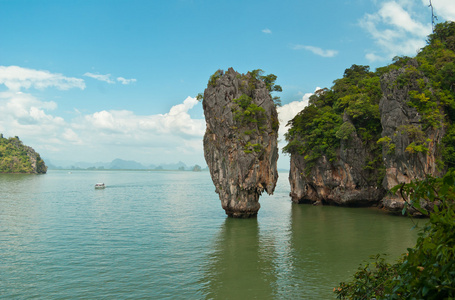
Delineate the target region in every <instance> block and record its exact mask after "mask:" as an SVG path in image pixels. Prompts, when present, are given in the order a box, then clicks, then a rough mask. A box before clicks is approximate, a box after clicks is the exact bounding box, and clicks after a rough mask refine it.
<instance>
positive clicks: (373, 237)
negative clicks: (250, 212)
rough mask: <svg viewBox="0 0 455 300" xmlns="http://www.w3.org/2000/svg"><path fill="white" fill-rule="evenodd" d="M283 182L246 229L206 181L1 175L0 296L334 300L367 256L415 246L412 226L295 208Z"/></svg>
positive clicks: (180, 175)
mask: <svg viewBox="0 0 455 300" xmlns="http://www.w3.org/2000/svg"><path fill="white" fill-rule="evenodd" d="M287 178H288V174H287V173H280V178H279V182H278V185H277V188H276V191H275V194H274V195H272V196H267V195H263V196H262V197H261V198H260V203H261V209H260V211H259V215H258V217H257V219H247V220H241V219H229V218H227V217H226V215H225V214H224V211H223V210H222V208H221V204H220V201H219V199H218V195H217V194H216V193H215V188H214V186H213V184H212V182H211V179H210V175H209V173H208V172H177V171H175V172H174V171H169V172H167V171H162V172H158V171H152V172H148V171H71V172H68V171H53V170H51V171H49V172H48V174H46V175H39V176H36V175H18V174H1V175H0V298H2V299H32V298H33V299H334V298H335V297H334V295H333V293H332V290H333V288H334V287H335V286H336V285H337V284H338V283H339V282H340V281H344V280H348V279H350V275H352V274H353V273H354V272H355V271H356V269H357V268H358V267H359V265H360V264H361V263H362V262H363V261H365V260H367V259H368V258H369V256H370V255H373V254H376V253H387V254H388V255H389V257H390V258H391V260H393V259H394V258H397V257H398V256H399V255H400V254H401V253H403V252H404V251H405V250H406V248H407V247H410V246H413V245H414V243H415V240H416V238H417V233H416V231H415V230H411V228H412V227H413V226H414V224H413V223H412V222H411V220H410V219H408V218H405V217H396V216H390V215H387V214H385V213H383V212H381V211H379V210H376V209H370V208H341V207H321V206H311V205H295V204H292V203H291V201H290V198H289V189H290V188H289V183H288V179H287ZM97 182H104V183H105V184H106V186H107V187H106V189H103V190H95V189H94V184H95V183H97Z"/></svg>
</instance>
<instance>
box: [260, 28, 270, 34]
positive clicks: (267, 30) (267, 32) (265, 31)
mask: <svg viewBox="0 0 455 300" xmlns="http://www.w3.org/2000/svg"><path fill="white" fill-rule="evenodd" d="M262 32H263V33H265V34H271V33H272V30H270V29H268V28H265V29H262Z"/></svg>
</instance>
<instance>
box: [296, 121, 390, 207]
mask: <svg viewBox="0 0 455 300" xmlns="http://www.w3.org/2000/svg"><path fill="white" fill-rule="evenodd" d="M343 121H344V122H350V120H349V118H348V117H347V116H346V115H345V116H344V118H343ZM367 147H368V145H364V144H363V142H362V140H361V139H360V138H359V137H358V136H357V134H356V132H352V133H351V136H350V138H349V139H346V140H343V141H341V145H340V149H339V150H338V151H337V160H336V161H334V162H330V161H328V159H327V158H326V157H325V156H322V157H321V158H320V159H319V160H318V161H317V163H316V164H315V166H314V167H313V168H311V170H310V171H309V172H308V173H307V172H306V169H307V166H306V163H305V159H304V157H303V156H302V155H291V166H290V172H289V182H290V184H291V194H290V195H291V198H292V201H293V202H295V203H309V204H316V205H317V204H334V205H341V206H371V205H374V204H377V203H378V202H379V201H380V200H381V199H382V197H383V196H384V194H385V191H384V189H382V188H381V187H378V184H377V176H378V174H377V173H378V172H377V170H371V169H366V168H365V162H367V161H369V160H372V159H373V157H372V154H371V153H370V152H369V151H368V149H367Z"/></svg>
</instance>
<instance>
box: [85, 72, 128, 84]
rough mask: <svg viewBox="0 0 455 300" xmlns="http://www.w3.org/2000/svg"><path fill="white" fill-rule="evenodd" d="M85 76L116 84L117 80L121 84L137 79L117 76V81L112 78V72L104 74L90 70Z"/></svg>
mask: <svg viewBox="0 0 455 300" xmlns="http://www.w3.org/2000/svg"><path fill="white" fill-rule="evenodd" d="M84 76H87V77H90V78H93V79H96V80H99V81H104V82H107V83H109V84H114V83H116V82H120V83H121V84H130V83H132V82H136V81H137V80H136V79H134V78H131V79H126V78H124V77H117V81H115V80H113V79H111V74H105V75H102V74H94V73H90V72H87V73H85V74H84Z"/></svg>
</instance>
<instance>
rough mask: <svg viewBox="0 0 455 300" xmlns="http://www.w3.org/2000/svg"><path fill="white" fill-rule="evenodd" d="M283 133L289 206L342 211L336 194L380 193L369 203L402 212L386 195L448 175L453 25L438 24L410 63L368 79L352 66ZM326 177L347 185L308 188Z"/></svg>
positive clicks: (454, 81)
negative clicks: (330, 206) (320, 205)
mask: <svg viewBox="0 0 455 300" xmlns="http://www.w3.org/2000/svg"><path fill="white" fill-rule="evenodd" d="M288 126H290V128H289V131H288V133H287V134H286V136H285V137H286V140H287V142H288V143H287V145H286V146H285V147H284V148H283V152H285V153H288V154H290V155H291V175H292V176H294V177H293V178H291V182H294V181H295V182H297V183H296V184H295V186H296V187H297V189H299V191H303V192H299V193H297V192H296V193H294V191H293V190H292V189H291V194H292V195H295V197H294V196H293V200H294V198H296V199H297V201H300V199H303V201H307V199H309V198H308V197H307V195H308V194H310V193H311V192H312V191H315V192H314V193H313V194H315V195H316V196H314V197H313V196H312V198H311V199H310V200H311V201H313V202H314V201H315V200H314V199H316V200H317V201H323V202H326V203H327V202H328V203H331V201H332V202H335V203H336V204H339V205H343V204H345V202H343V201H344V200H343V201H341V200H339V199H337V200H336V201H334V200H333V197H332V195H334V193H333V191H334V190H335V189H336V190H337V191H340V193H345V192H344V191H345V190H346V187H347V186H350V187H353V188H352V189H351V192H352V195H354V194H355V191H356V190H361V189H362V188H368V189H369V190H370V191H371V190H372V189H374V188H377V190H380V189H381V190H383V191H384V193H382V194H381V193H379V194H378V195H377V196H381V195H382V196H381V197H379V198H377V199H375V200H374V201H372V202H373V203H375V204H378V203H380V204H381V205H384V206H386V207H397V210H398V211H399V210H401V208H400V207H399V206H400V205H401V204H397V205H395V204H396V203H397V202H393V201H395V200H396V199H398V198H394V199H392V196H390V197H389V196H388V195H386V196H384V195H385V191H388V190H390V188H392V187H393V186H394V185H395V184H397V183H398V182H399V180H402V178H405V180H407V181H409V180H412V179H423V178H424V177H425V174H432V175H434V176H440V175H441V174H443V173H444V171H446V170H448V169H449V168H453V167H455V23H454V22H446V23H441V24H437V25H436V26H435V29H434V33H433V34H431V35H430V36H429V38H428V45H427V46H426V47H424V48H423V49H421V51H420V52H419V53H418V54H417V56H416V57H415V58H410V57H395V58H394V59H393V62H392V63H391V64H390V65H388V66H385V67H382V68H378V69H376V71H374V72H371V71H370V70H369V67H368V66H359V65H352V66H351V67H350V68H348V69H346V71H345V72H344V75H343V78H341V79H337V80H335V81H334V84H333V86H332V87H331V88H325V89H322V90H319V91H317V92H316V93H315V94H314V95H313V96H311V98H310V101H309V105H308V106H307V107H306V108H305V109H304V110H302V111H301V112H300V113H299V114H297V115H296V116H295V117H294V119H292V120H291V121H290V122H289V123H288ZM293 166H295V168H296V170H294V171H293V169H292V168H293ZM345 166H347V167H345ZM297 169H298V170H297ZM332 170H335V171H333V172H335V173H337V174H340V173H342V174H345V176H344V178H352V181H349V182H348V183H346V182H345V181H337V182H334V181H333V180H332V181H330V180H329V179H327V180H326V182H323V183H320V182H314V181H312V180H313V179H312V178H318V174H324V172H325V171H327V172H329V173H330V172H332ZM318 172H319V173H318ZM331 177H336V176H331ZM324 178H325V177H324ZM400 178H401V179H400ZM299 182H300V183H299ZM324 183H328V184H329V185H330V187H327V184H326V185H324ZM302 194H303V195H302ZM327 195H329V196H327ZM304 197H307V198H305V199H304ZM318 197H319V198H318ZM321 197H325V198H323V199H322V200H321V199H320V198H321ZM330 197H332V198H330ZM337 197H338V196H337ZM340 197H341V198H342V196H340ZM340 197H338V198H340ZM348 198H349V199H353V198H355V197H346V199H348ZM310 200H308V201H310ZM337 201H338V202H337Z"/></svg>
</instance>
